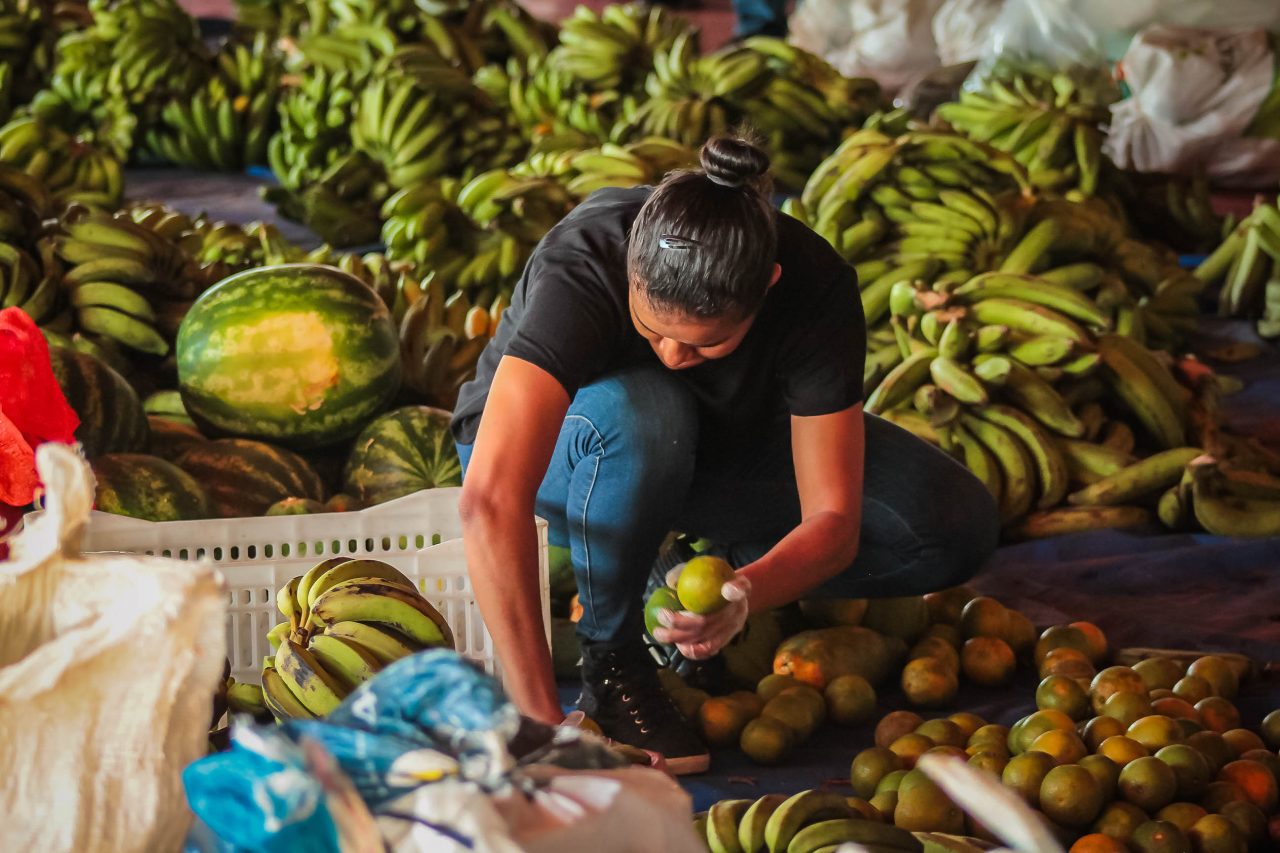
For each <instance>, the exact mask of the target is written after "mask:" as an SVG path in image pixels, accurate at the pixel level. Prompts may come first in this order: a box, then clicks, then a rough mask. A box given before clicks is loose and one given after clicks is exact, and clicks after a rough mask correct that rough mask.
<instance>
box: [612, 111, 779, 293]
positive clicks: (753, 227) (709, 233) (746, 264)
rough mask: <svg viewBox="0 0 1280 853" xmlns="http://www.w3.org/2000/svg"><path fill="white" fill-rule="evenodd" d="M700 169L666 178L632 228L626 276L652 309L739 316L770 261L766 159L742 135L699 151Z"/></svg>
mask: <svg viewBox="0 0 1280 853" xmlns="http://www.w3.org/2000/svg"><path fill="white" fill-rule="evenodd" d="M701 161H702V168H701V169H698V170H691V171H680V172H673V173H671V174H670V175H668V176H667V177H666V178H665V179H664V180H663V181H662V183H661V184H659V185H658V186H657V188H656V189H654V191H653V194H652V195H650V196H649V199H648V201H646V202H645V203H644V207H642V208H641V209H640V213H639V215H638V216H637V217H636V220H635V222H634V223H633V224H632V226H631V236H630V246H629V247H628V249H627V274H628V276H629V277H630V280H631V284H632V286H633V287H639V288H642V289H643V291H644V293H645V295H646V296H647V297H648V299H649V303H650V304H651V305H652V306H653V307H654V308H655V309H656V310H659V311H672V312H677V313H680V314H683V315H686V316H690V317H723V316H734V315H737V316H739V317H742V318H746V317H748V316H750V315H751V314H753V313H755V311H756V310H757V309H758V308H759V307H760V304H761V303H762V302H763V301H764V296H765V292H766V291H767V290H768V289H769V280H770V278H771V276H772V273H773V264H774V262H775V260H776V259H777V249H778V236H777V230H776V223H777V216H776V213H775V211H774V207H773V200H772V184H773V182H772V180H770V178H769V155H768V154H766V153H765V152H764V151H763V150H761V149H760V147H759V146H758V145H757V144H756V143H755V142H754V141H753V140H750V139H747V138H743V137H742V136H717V137H714V138H712V139H709V140H708V141H707V143H706V144H705V145H703V146H702V153H701Z"/></svg>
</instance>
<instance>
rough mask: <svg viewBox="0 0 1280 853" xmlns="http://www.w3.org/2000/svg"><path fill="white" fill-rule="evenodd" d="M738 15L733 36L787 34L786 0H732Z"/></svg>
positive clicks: (780, 35) (779, 35)
mask: <svg viewBox="0 0 1280 853" xmlns="http://www.w3.org/2000/svg"><path fill="white" fill-rule="evenodd" d="M733 11H734V13H735V14H736V15H737V17H738V21H737V24H736V25H735V26H734V28H733V34H734V35H735V36H741V37H744V38H745V37H747V36H778V37H782V36H785V35H786V34H787V0H733Z"/></svg>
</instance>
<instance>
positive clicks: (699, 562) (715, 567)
mask: <svg viewBox="0 0 1280 853" xmlns="http://www.w3.org/2000/svg"><path fill="white" fill-rule="evenodd" d="M735 577H737V573H736V572H734V570H733V566H731V565H729V564H728V563H727V562H725V561H724V560H722V559H720V558H719V557H712V556H710V555H707V554H700V555H699V556H697V557H694V558H693V559H692V560H690V561H689V562H687V563H685V564H684V570H683V571H682V572H680V579H679V580H677V581H676V595H677V596H678V597H679V599H680V603H681V604H683V605H684V609H685V610H688V611H689V612H690V613H698V614H702V615H705V614H707V613H715V612H716V611H717V610H719V609H720V608H722V607H724V606H725V605H726V604H728V603H729V602H728V601H726V600H725V598H724V596H723V595H721V594H720V588H721V587H722V586H724V585H725V584H726V583H728V582H729V581H731V580H733V579H734V578H735Z"/></svg>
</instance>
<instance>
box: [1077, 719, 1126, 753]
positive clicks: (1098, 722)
mask: <svg viewBox="0 0 1280 853" xmlns="http://www.w3.org/2000/svg"><path fill="white" fill-rule="evenodd" d="M1124 733H1125V725H1124V723H1122V722H1120V721H1119V720H1117V719H1116V718H1115V717H1094V718H1093V719H1092V720H1090V721H1089V722H1087V723H1085V726H1084V744H1085V746H1087V747H1089V749H1091V750H1092V751H1094V752H1097V751H1098V747H1100V746H1102V743H1103V741H1105V740H1106V739H1107V738H1109V737H1115V736H1116V735H1122V734H1124Z"/></svg>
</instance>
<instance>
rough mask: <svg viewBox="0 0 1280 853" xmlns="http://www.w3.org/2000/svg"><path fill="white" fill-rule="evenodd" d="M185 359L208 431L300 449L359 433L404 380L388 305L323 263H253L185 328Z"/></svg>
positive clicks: (197, 308) (189, 403)
mask: <svg viewBox="0 0 1280 853" xmlns="http://www.w3.org/2000/svg"><path fill="white" fill-rule="evenodd" d="M177 364H178V386H179V390H180V391H181V392H182V400H183V403H184V404H185V405H186V408H187V412H188V413H189V414H190V415H191V417H192V418H193V419H194V420H195V422H196V423H197V424H198V425H200V426H201V428H202V429H203V431H205V432H207V433H210V434H221V435H233V436H243V437H249V438H257V439H261V440H264V441H271V442H277V443H280V444H284V445H288V446H290V447H294V448H298V449H305V448H312V447H322V446H324V445H326V444H332V443H334V442H337V441H340V440H341V439H344V438H349V437H351V436H353V435H355V434H356V433H357V432H359V431H360V428H361V427H363V426H364V425H365V424H366V423H368V421H369V419H370V418H372V417H373V416H375V415H377V414H378V413H379V412H381V411H382V410H383V409H384V408H385V407H386V406H387V404H388V403H389V402H390V401H391V399H392V398H393V397H394V396H395V394H396V392H397V391H398V390H399V387H400V347H399V336H398V334H397V331H396V327H395V324H394V322H393V321H392V319H391V313H390V311H388V309H387V306H386V305H385V304H383V302H382V300H381V299H380V298H378V294H377V293H375V292H374V291H373V289H372V288H370V287H369V286H368V285H367V284H365V283H364V282H362V281H360V280H359V279H358V278H356V277H354V276H351V275H348V274H347V273H345V272H342V271H341V270H339V269H337V268H335V267H327V266H322V265H319V264H280V265H276V266H267V267H259V268H256V269H251V270H245V271H244V272H241V273H237V274H235V275H232V276H229V277H227V278H225V279H223V280H222V281H220V282H218V283H217V284H216V285H214V286H213V287H211V288H210V289H209V290H207V291H205V292H204V293H203V294H202V295H201V296H200V298H199V299H197V300H196V302H195V304H194V305H193V306H192V307H191V310H190V311H189V312H187V315H186V317H185V318H184V319H183V321H182V326H181V327H180V328H179V329H178V340H177Z"/></svg>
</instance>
